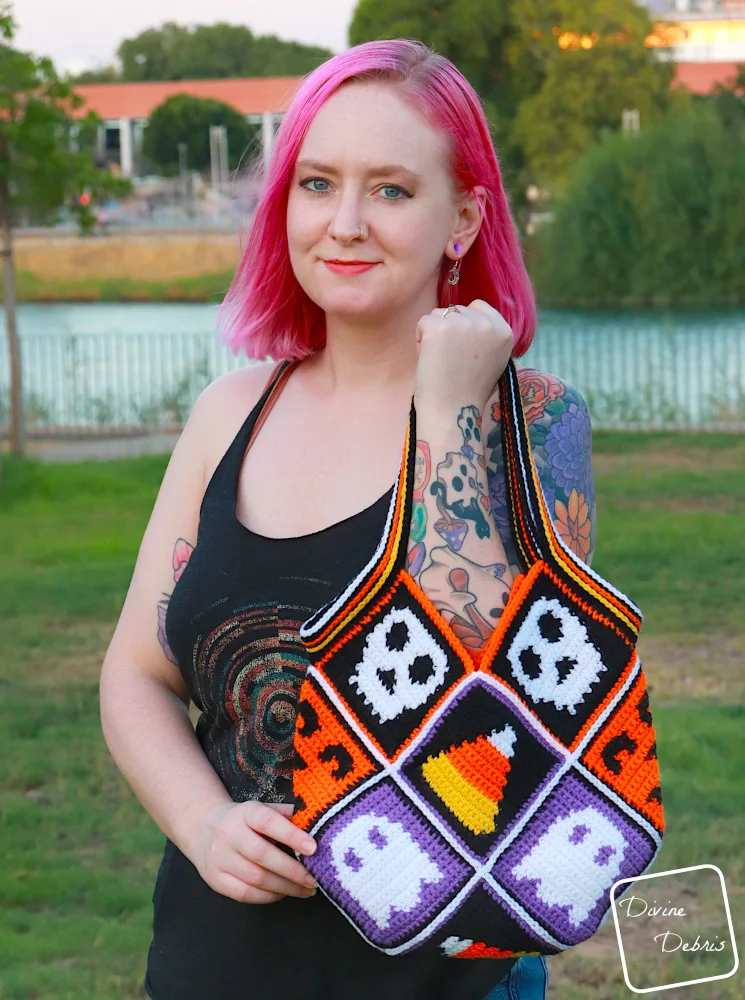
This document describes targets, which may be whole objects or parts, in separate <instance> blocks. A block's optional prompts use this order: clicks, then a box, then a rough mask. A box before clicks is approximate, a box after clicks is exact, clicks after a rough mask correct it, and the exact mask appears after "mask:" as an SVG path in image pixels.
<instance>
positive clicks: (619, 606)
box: [499, 359, 642, 642]
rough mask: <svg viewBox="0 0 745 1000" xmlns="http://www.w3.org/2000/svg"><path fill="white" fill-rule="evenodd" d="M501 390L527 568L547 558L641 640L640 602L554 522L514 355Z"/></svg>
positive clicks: (509, 472) (511, 487) (511, 493)
mask: <svg viewBox="0 0 745 1000" xmlns="http://www.w3.org/2000/svg"><path fill="white" fill-rule="evenodd" d="M499 391H500V401H501V411H502V412H501V417H502V419H501V430H502V445H503V452H504V456H505V459H504V461H505V472H506V477H507V495H508V498H509V504H510V514H511V517H512V526H513V531H514V534H515V539H516V541H517V548H518V555H519V558H520V560H521V562H522V563H523V565H524V567H525V570H526V571H528V570H529V569H530V568H531V567H532V566H533V565H535V563H536V562H539V561H541V562H544V563H546V564H547V565H548V566H550V568H551V570H552V571H553V572H554V573H556V574H558V576H559V577H560V578H561V579H562V580H563V581H564V583H565V584H566V585H567V586H569V587H570V588H571V589H572V591H573V592H574V593H577V594H582V596H583V598H584V599H586V600H588V601H590V603H592V604H593V606H594V607H595V608H596V610H597V611H598V613H602V614H605V615H608V614H610V616H611V618H612V619H613V621H614V622H615V625H616V626H617V627H619V628H621V630H622V631H623V632H624V634H625V635H626V636H627V638H628V639H629V640H630V641H632V642H635V641H636V639H637V638H638V635H639V630H640V628H641V624H642V613H641V611H640V610H639V608H638V607H637V606H636V605H635V604H634V603H633V601H631V600H630V599H629V598H628V597H627V596H626V595H625V594H622V593H621V592H620V591H618V590H616V589H615V587H613V586H612V585H611V584H610V583H609V582H608V581H607V580H605V579H604V578H602V577H600V576H598V574H597V573H595V572H594V570H592V569H591V568H590V567H589V566H588V565H587V564H586V563H585V562H583V561H582V560H581V559H580V558H579V557H578V556H577V555H576V554H575V553H574V552H573V551H572V550H571V549H570V548H569V547H568V545H567V544H566V543H565V542H564V541H563V539H562V538H561V536H560V535H559V534H558V532H557V531H556V529H555V527H554V524H553V521H552V519H551V514H550V512H549V509H548V506H547V504H546V500H545V497H544V495H543V490H542V488H541V484H540V480H539V478H538V470H537V469H536V465H535V461H534V459H533V455H532V452H531V448H530V439H529V435H528V425H527V421H526V419H525V412H524V410H523V405H522V398H521V395H520V383H519V381H518V376H517V370H516V368H515V364H514V362H513V361H512V359H510V361H509V363H508V365H507V368H506V369H505V372H504V375H503V376H502V378H501V379H500V382H499Z"/></svg>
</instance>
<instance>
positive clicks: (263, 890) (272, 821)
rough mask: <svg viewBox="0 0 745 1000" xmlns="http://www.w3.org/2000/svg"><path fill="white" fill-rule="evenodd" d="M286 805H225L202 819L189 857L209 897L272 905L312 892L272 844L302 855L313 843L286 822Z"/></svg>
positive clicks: (302, 873)
mask: <svg viewBox="0 0 745 1000" xmlns="http://www.w3.org/2000/svg"><path fill="white" fill-rule="evenodd" d="M292 812H293V807H292V805H290V804H286V805H285V804H275V803H264V802H228V803H226V804H225V805H221V806H219V807H218V808H217V809H213V810H212V811H211V812H210V813H208V814H207V815H206V817H205V818H204V820H203V822H202V823H201V825H200V826H199V828H198V829H197V831H196V833H195V836H194V840H193V847H192V849H191V850H190V852H189V857H190V860H191V862H192V864H193V865H194V867H195V868H196V869H197V871H198V872H199V874H200V875H201V876H202V878H203V879H204V881H205V882H206V883H207V885H209V886H210V887H211V888H212V889H214V890H215V892H219V893H221V894H222V895H223V896H228V897H230V899H235V900H237V901H238V902H239V903H275V902H276V901H277V900H278V899H282V897H283V896H299V897H301V898H306V897H308V896H312V895H313V893H314V892H315V887H316V882H315V879H314V878H313V876H312V875H310V874H309V872H307V871H306V869H305V868H303V866H302V865H301V864H300V862H299V861H297V860H296V859H295V858H292V857H290V855H288V854H286V853H285V852H284V851H282V850H280V848H279V847H277V846H276V845H275V844H273V843H272V841H273V840H274V841H277V842H278V843H280V844H286V845H287V846H288V847H291V848H292V849H293V850H295V851H298V852H301V853H303V854H312V853H313V852H314V851H315V848H316V842H315V841H314V840H313V838H312V837H310V836H308V834H307V833H304V832H303V831H302V830H299V829H298V828H297V827H296V826H294V825H293V824H292V823H291V822H290V816H292Z"/></svg>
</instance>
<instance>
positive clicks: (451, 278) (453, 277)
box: [448, 258, 460, 285]
mask: <svg viewBox="0 0 745 1000" xmlns="http://www.w3.org/2000/svg"><path fill="white" fill-rule="evenodd" d="M459 280H460V258H459V259H458V260H456V262H455V263H454V264H453V266H452V267H451V268H450V270H449V271H448V282H449V284H451V285H457V284H458V281H459Z"/></svg>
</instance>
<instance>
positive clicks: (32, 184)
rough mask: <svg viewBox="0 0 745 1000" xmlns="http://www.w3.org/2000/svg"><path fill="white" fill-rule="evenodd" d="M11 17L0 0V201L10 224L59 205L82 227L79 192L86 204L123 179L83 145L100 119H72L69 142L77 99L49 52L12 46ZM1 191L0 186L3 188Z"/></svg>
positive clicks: (89, 219)
mask: <svg viewBox="0 0 745 1000" xmlns="http://www.w3.org/2000/svg"><path fill="white" fill-rule="evenodd" d="M14 32H15V22H14V21H13V17H12V14H11V8H10V5H9V4H7V3H4V4H2V5H0V35H2V37H3V38H4V39H5V40H6V41H5V43H2V44H0V201H2V202H3V212H4V213H5V214H7V216H8V221H9V224H10V225H11V226H12V225H13V224H14V223H15V222H16V221H17V220H18V217H19V215H20V216H23V217H25V218H26V219H27V220H28V221H31V222H35V223H37V224H48V223H52V222H54V221H55V219H56V217H57V215H58V212H59V210H60V209H61V208H62V207H63V206H67V207H68V208H69V210H70V211H71V212H72V214H73V215H74V216H76V217H77V219H78V222H79V225H80V227H81V230H82V231H84V232H85V231H87V230H89V229H90V228H91V227H92V226H93V225H94V223H95V218H94V216H93V213H92V211H91V207H90V206H89V205H81V204H80V201H79V195H80V194H81V192H83V191H84V190H87V191H88V192H89V193H91V196H92V197H91V204H95V202H96V201H97V200H99V199H101V198H104V197H107V196H110V195H115V194H116V195H121V194H126V193H127V192H129V190H130V189H131V184H130V182H129V181H127V180H123V179H121V178H115V177H113V176H112V175H111V174H110V173H108V171H101V170H97V169H96V167H95V166H94V164H93V162H92V159H91V156H90V153H89V152H88V150H87V149H85V148H84V147H85V145H86V143H87V142H89V141H90V139H91V136H94V135H95V133H96V129H97V127H98V125H99V124H100V119H99V118H98V117H97V116H96V115H95V114H94V113H93V112H89V114H88V115H87V116H86V117H85V118H83V119H82V120H80V121H79V122H78V123H77V127H76V131H77V136H78V141H79V143H80V145H81V146H82V147H83V148H81V149H80V150H78V151H72V150H71V149H70V133H71V129H72V128H73V127H74V126H75V125H76V123H75V121H74V119H73V118H72V116H71V113H70V112H71V111H73V110H75V109H77V108H79V107H80V106H81V105H82V103H83V101H82V99H81V98H79V97H77V95H75V94H74V92H73V90H72V87H71V85H70V84H69V83H67V82H65V81H63V80H61V79H60V78H59V77H58V75H57V72H56V70H55V68H54V65H53V63H52V62H51V60H49V59H46V58H43V59H37V58H35V57H34V56H32V55H30V54H28V53H25V52H19V51H17V50H16V49H13V48H12V47H11V46H10V45H9V44H7V43H8V42H10V41H12V39H13V35H14ZM3 192H5V193H6V194H4V193H3Z"/></svg>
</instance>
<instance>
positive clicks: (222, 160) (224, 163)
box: [210, 125, 228, 194]
mask: <svg viewBox="0 0 745 1000" xmlns="http://www.w3.org/2000/svg"><path fill="white" fill-rule="evenodd" d="M210 168H211V172H212V190H213V191H220V193H222V194H224V193H225V189H226V187H227V184H228V130H227V128H226V126H225V125H210Z"/></svg>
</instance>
